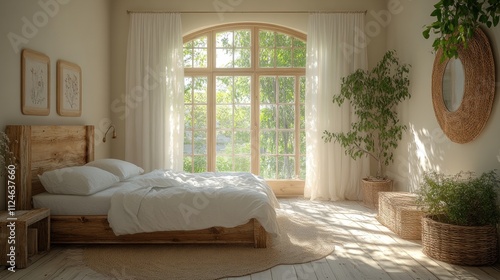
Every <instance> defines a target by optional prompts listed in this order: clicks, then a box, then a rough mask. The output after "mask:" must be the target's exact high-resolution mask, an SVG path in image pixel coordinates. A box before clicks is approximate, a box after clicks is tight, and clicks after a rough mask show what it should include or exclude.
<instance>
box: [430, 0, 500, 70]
mask: <svg viewBox="0 0 500 280" xmlns="http://www.w3.org/2000/svg"><path fill="white" fill-rule="evenodd" d="M434 8H435V9H434V11H433V12H432V13H431V16H432V17H435V18H436V21H435V22H433V23H432V24H430V25H427V26H425V30H424V31H423V33H422V35H423V36H424V38H425V39H429V37H430V33H431V31H433V33H434V34H437V37H436V39H434V43H433V44H432V47H433V48H434V50H436V51H437V50H438V49H441V50H442V51H443V60H444V59H446V58H457V57H458V47H459V46H462V47H464V48H467V41H468V40H469V39H470V38H471V37H472V36H474V31H475V30H476V28H478V27H479V25H481V24H484V25H486V26H487V27H488V28H490V27H492V26H496V25H497V24H498V22H499V21H500V1H498V0H441V1H439V2H438V3H437V4H435V5H434Z"/></svg>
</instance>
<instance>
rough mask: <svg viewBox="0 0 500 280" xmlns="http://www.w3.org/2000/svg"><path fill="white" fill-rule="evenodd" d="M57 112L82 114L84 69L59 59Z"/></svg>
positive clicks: (69, 115)
mask: <svg viewBox="0 0 500 280" xmlns="http://www.w3.org/2000/svg"><path fill="white" fill-rule="evenodd" d="M57 113H58V114H59V115H60V116H66V117H79V116H81V114H82V70H81V68H80V66H78V65H77V64H75V63H72V62H69V61H65V60H58V61H57Z"/></svg>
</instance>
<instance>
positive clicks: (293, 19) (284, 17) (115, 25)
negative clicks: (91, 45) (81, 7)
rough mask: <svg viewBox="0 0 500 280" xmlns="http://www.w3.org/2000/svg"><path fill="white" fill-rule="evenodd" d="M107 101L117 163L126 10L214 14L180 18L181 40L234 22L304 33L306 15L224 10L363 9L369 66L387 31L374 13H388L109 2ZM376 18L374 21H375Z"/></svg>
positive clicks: (285, 0) (260, 3) (303, 4)
mask: <svg viewBox="0 0 500 280" xmlns="http://www.w3.org/2000/svg"><path fill="white" fill-rule="evenodd" d="M111 1H112V2H111V3H112V4H111V6H112V11H111V29H112V31H113V32H112V41H111V48H112V53H111V65H113V70H112V73H111V88H112V94H111V102H115V104H118V105H119V106H113V108H112V109H111V113H112V120H113V123H114V124H116V125H117V128H118V139H116V140H114V145H113V148H112V155H113V156H114V157H116V158H124V156H125V143H124V135H125V131H124V130H125V127H124V119H123V116H124V113H123V101H122V100H123V97H124V94H125V61H126V46H127V36H128V23H129V21H128V15H127V10H136V11H145V10H148V11H155V10H156V11H157V10H159V11H180V12H183V11H184V12H185V11H213V13H209V14H189V13H183V14H182V25H183V32H184V35H186V34H189V33H191V32H194V31H196V30H200V29H203V28H207V27H210V26H215V25H220V24H227V23H233V22H260V23H269V24H277V25H281V26H286V27H289V28H292V29H295V30H298V31H300V32H303V33H306V32H307V13H302V14H266V13H260V14H259V13H252V14H247V13H243V14H231V13H225V12H224V10H227V11H246V12H248V11H252V12H253V11H352V10H355V11H360V10H367V11H368V13H367V17H366V18H367V27H369V28H370V29H369V32H367V33H368V37H369V38H368V39H369V41H370V42H369V45H368V52H369V56H368V57H369V63H370V64H371V65H373V63H376V62H377V61H378V59H379V58H380V57H381V56H382V55H383V54H384V52H385V50H386V49H385V47H386V32H385V28H384V26H383V25H385V22H384V20H380V19H378V18H377V17H376V16H375V17H374V16H373V15H374V14H378V13H379V12H380V11H386V10H387V7H386V0H370V1H366V0H350V1H325V0H308V1H303V0H273V1H268V0H253V1H250V0H246V1H245V0H236V1H235V0H212V1H206V0H184V1H164V0H145V1H138V0H111ZM377 19H378V20H377Z"/></svg>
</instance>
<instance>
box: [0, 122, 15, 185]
mask: <svg viewBox="0 0 500 280" xmlns="http://www.w3.org/2000/svg"><path fill="white" fill-rule="evenodd" d="M9 143H10V141H9V137H7V134H5V132H3V131H0V166H1V168H0V176H3V175H4V174H5V171H6V170H7V166H8V165H9V164H14V156H13V154H12V152H11V151H10V148H9Z"/></svg>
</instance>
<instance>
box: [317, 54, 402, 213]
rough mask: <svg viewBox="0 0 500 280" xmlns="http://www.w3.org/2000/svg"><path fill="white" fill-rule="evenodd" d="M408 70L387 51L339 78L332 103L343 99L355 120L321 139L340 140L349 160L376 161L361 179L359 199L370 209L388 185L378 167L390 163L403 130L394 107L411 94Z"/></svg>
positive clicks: (389, 186) (325, 134)
mask: <svg viewBox="0 0 500 280" xmlns="http://www.w3.org/2000/svg"><path fill="white" fill-rule="evenodd" d="M409 71H410V66H409V65H407V64H400V63H399V60H398V58H397V56H396V52H395V51H394V50H390V51H388V52H387V53H386V54H385V55H384V57H383V58H382V60H381V61H380V62H379V63H378V64H377V65H376V66H375V68H373V69H372V70H371V71H365V70H361V69H358V70H357V71H355V72H354V73H352V74H350V75H348V76H346V77H344V78H342V85H341V88H340V93H339V94H336V95H334V97H333V103H336V104H338V105H339V106H341V105H342V104H343V103H344V102H345V101H346V100H347V101H348V102H349V103H350V105H351V106H352V108H353V110H354V113H355V115H356V116H357V120H356V121H355V122H353V123H352V124H351V129H350V131H348V132H330V131H324V133H323V140H324V141H325V142H331V141H335V142H338V143H340V145H341V146H342V148H344V149H345V153H346V154H348V155H349V156H351V157H352V158H353V159H358V158H360V157H362V156H369V157H370V158H371V159H373V160H374V161H375V162H376V163H377V173H376V175H375V176H370V178H364V179H363V180H362V186H363V201H364V203H365V205H367V206H369V207H371V208H377V207H378V192H379V191H389V190H390V189H391V188H392V180H389V179H387V177H386V176H385V174H384V170H383V168H382V167H383V165H385V166H387V165H389V164H390V163H391V162H393V151H394V149H396V147H397V146H398V142H399V141H400V140H401V138H402V135H403V132H404V131H405V130H406V129H407V127H406V125H404V124H401V123H400V121H399V118H398V112H397V107H398V104H399V103H401V102H402V101H403V100H405V99H407V98H410V97H411V95H410V92H409V89H408V87H409V85H410V80H409V78H408V75H409Z"/></svg>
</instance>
